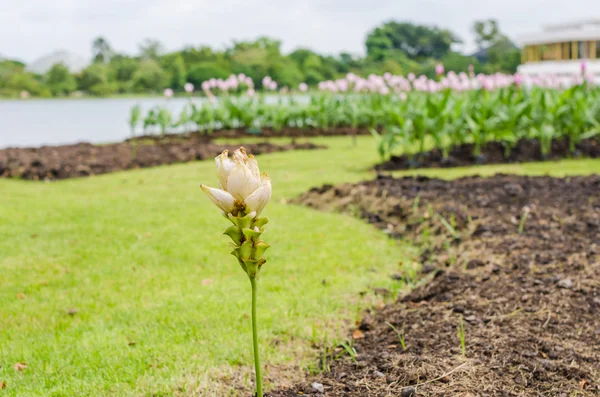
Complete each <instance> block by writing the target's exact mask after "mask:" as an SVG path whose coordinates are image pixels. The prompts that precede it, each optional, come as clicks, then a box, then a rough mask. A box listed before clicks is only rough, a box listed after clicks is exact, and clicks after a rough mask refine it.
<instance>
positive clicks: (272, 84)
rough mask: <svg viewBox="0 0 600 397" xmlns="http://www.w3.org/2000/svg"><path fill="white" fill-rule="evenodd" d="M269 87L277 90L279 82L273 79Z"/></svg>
mask: <svg viewBox="0 0 600 397" xmlns="http://www.w3.org/2000/svg"><path fill="white" fill-rule="evenodd" d="M269 89H270V90H271V91H275V90H276V89H277V82H276V81H273V80H271V82H270V83H269Z"/></svg>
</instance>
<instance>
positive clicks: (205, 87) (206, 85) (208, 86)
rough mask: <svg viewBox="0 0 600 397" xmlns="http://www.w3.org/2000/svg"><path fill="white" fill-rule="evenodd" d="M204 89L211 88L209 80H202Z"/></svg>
mask: <svg viewBox="0 0 600 397" xmlns="http://www.w3.org/2000/svg"><path fill="white" fill-rule="evenodd" d="M202 90H203V91H208V90H210V82H208V81H203V82H202Z"/></svg>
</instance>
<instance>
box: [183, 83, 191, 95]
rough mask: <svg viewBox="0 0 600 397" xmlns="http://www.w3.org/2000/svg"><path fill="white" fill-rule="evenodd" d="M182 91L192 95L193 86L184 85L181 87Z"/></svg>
mask: <svg viewBox="0 0 600 397" xmlns="http://www.w3.org/2000/svg"><path fill="white" fill-rule="evenodd" d="M183 89H184V90H185V92H187V93H192V92H194V85H193V84H192V83H185V85H184V86H183Z"/></svg>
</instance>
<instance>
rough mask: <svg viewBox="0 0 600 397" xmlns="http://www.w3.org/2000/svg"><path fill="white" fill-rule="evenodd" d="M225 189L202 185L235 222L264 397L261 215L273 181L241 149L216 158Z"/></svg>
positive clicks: (256, 366) (229, 230) (234, 238)
mask: <svg viewBox="0 0 600 397" xmlns="http://www.w3.org/2000/svg"><path fill="white" fill-rule="evenodd" d="M215 162H216V164H217V176H218V178H219V185H220V187H221V189H215V188H211V187H208V186H206V185H202V190H204V192H205V193H206V194H207V195H208V197H209V198H210V199H211V200H212V202H213V203H215V204H216V205H217V207H219V208H220V209H221V210H222V211H223V213H224V214H225V216H226V218H227V219H228V220H229V221H231V223H232V225H231V226H229V227H228V228H227V229H226V230H225V233H224V234H226V235H227V236H229V237H230V238H231V240H232V245H233V251H231V255H233V256H234V257H235V258H236V259H237V261H238V264H239V265H240V267H241V268H242V270H244V272H246V274H247V275H248V278H249V279H250V284H251V285H252V309H251V313H252V342H253V350H254V370H255V375H256V376H255V379H256V394H255V396H257V397H263V390H262V376H261V366H260V355H259V351H258V347H259V344H258V325H257V324H258V320H257V315H256V312H257V311H256V303H257V290H258V278H259V274H260V270H261V268H262V266H263V265H264V264H265V263H266V262H267V259H266V258H265V257H264V253H265V251H266V250H267V248H269V244H267V243H266V242H264V241H263V240H261V235H262V234H263V233H264V231H265V224H267V222H268V219H267V218H259V217H258V215H259V214H260V213H261V212H262V210H263V209H264V208H265V206H266V205H267V203H268V202H269V200H270V198H271V181H270V180H269V177H268V176H267V174H265V173H263V174H261V173H260V171H259V169H258V162H257V161H256V159H255V158H254V157H253V156H248V155H247V154H246V150H245V149H244V148H243V147H241V148H239V149H238V150H236V151H235V152H233V157H232V158H231V159H230V158H229V156H228V152H227V150H225V151H224V152H223V153H221V154H220V155H219V156H217V157H216V158H215Z"/></svg>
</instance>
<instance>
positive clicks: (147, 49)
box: [138, 39, 163, 59]
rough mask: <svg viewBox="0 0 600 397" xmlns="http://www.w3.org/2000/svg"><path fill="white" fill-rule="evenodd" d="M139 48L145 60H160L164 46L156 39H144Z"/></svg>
mask: <svg viewBox="0 0 600 397" xmlns="http://www.w3.org/2000/svg"><path fill="white" fill-rule="evenodd" d="M138 47H139V49H140V56H141V57H142V58H143V59H158V57H159V56H160V55H161V54H162V52H163V45H162V44H161V42H160V41H158V40H155V39H144V41H143V42H141V43H140V44H139V46H138Z"/></svg>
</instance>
